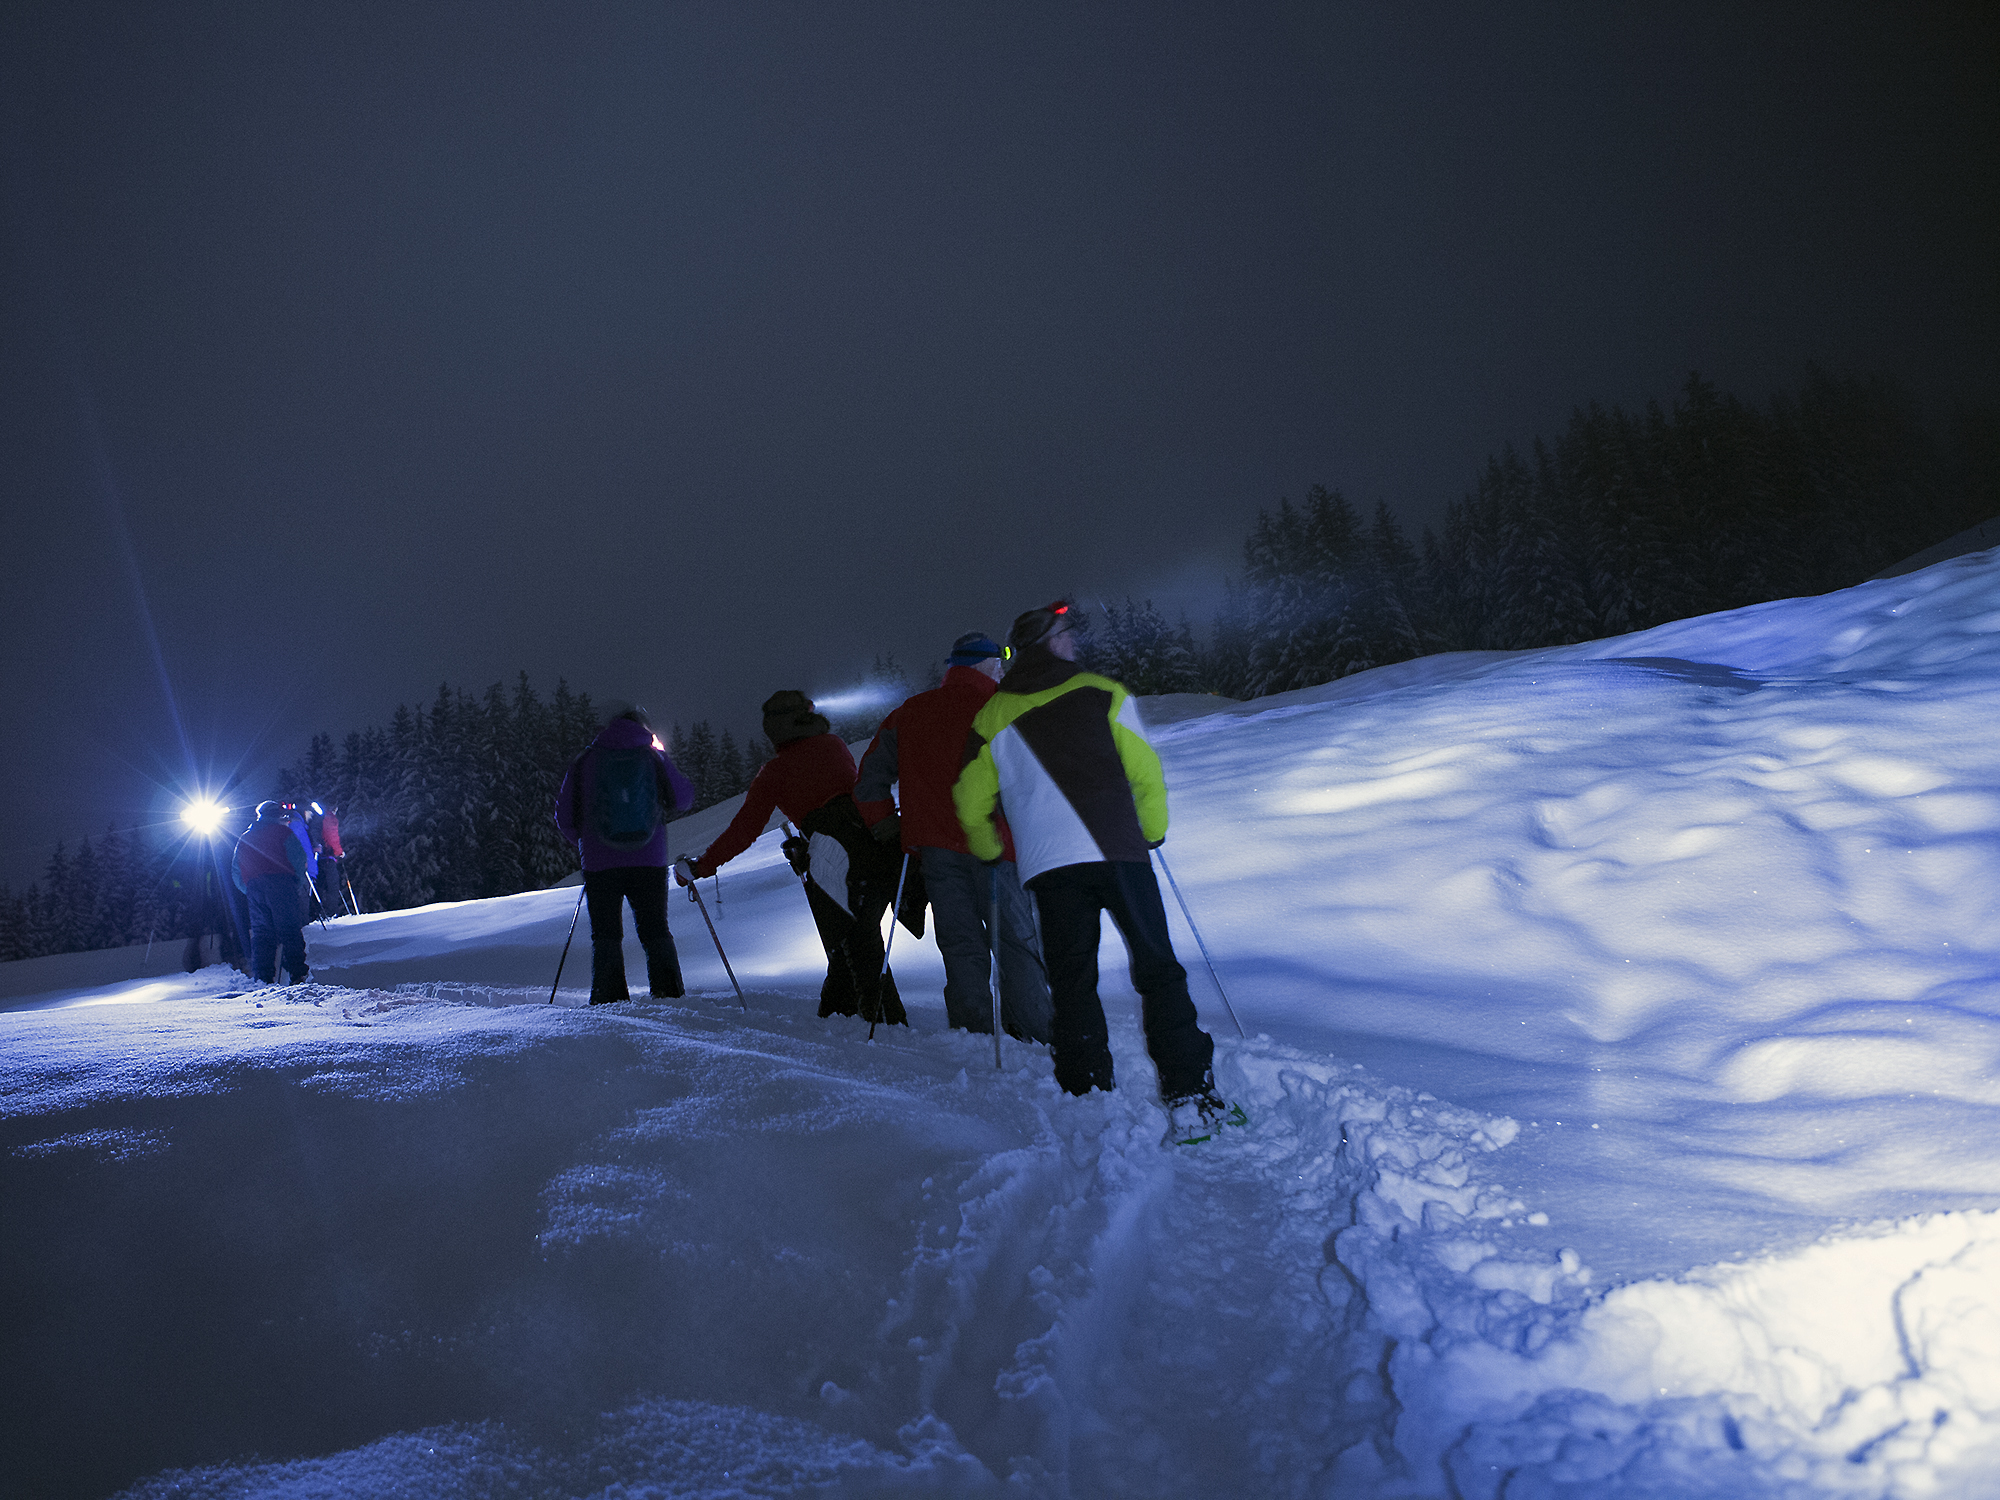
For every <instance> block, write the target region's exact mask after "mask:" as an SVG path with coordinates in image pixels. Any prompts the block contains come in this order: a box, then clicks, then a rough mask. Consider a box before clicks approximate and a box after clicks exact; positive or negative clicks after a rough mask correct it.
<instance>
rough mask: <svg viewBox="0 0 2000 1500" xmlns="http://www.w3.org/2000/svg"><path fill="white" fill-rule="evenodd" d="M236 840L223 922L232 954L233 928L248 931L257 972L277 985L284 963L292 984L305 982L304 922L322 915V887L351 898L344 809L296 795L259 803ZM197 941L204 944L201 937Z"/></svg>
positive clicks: (344, 900)
mask: <svg viewBox="0 0 2000 1500" xmlns="http://www.w3.org/2000/svg"><path fill="white" fill-rule="evenodd" d="M235 846H236V847H235V850H234V852H232V853H231V855H230V857H229V878H230V884H231V885H233V886H234V887H235V896H234V897H231V896H230V895H229V893H228V892H227V891H224V892H222V895H223V897H224V899H225V900H227V901H228V906H229V911H228V912H227V913H225V916H226V918H227V920H224V921H222V922H221V923H220V924H219V926H220V929H221V931H222V934H223V940H224V948H225V957H228V953H227V950H228V948H229V947H231V946H232V945H231V944H230V942H229V938H230V935H231V931H232V929H236V930H241V931H247V932H248V933H249V937H250V960H249V973H250V977H251V978H253V979H255V980H256V981H257V982H258V983H259V984H271V983H273V982H275V981H276V979H277V977H278V970H279V968H280V967H282V968H283V969H284V971H285V972H286V974H287V975H289V976H290V978H291V982H292V983H293V984H303V983H305V982H306V980H307V979H309V978H310V977H311V975H310V973H309V972H308V971H307V969H306V939H305V924H306V923H308V922H310V921H312V920H313V919H314V918H315V917H318V916H320V915H321V914H322V910H323V908H322V904H321V892H322V891H323V890H325V891H332V892H335V893H337V894H335V896H334V898H333V900H334V902H335V903H338V904H339V905H340V906H343V907H344V906H349V905H351V901H352V892H351V888H350V887H349V886H348V885H347V877H346V875H345V873H344V872H343V871H342V869H341V861H342V860H343V859H345V858H346V855H345V852H344V851H343V850H342V848H341V846H340V818H339V815H338V809H334V808H327V809H322V808H321V807H320V805H319V804H318V803H317V802H308V803H307V804H305V805H304V806H303V807H302V806H300V805H299V804H298V803H296V802H278V801H268V802H260V803H258V804H257V812H256V820H255V821H254V822H253V823H251V825H250V826H249V827H248V828H246V829H245V830H244V831H243V832H242V833H241V834H239V835H237V837H236V840H235ZM204 878H205V877H204ZM328 909H333V908H328ZM333 914H334V915H336V916H337V915H339V910H338V909H333ZM204 925H206V924H204ZM191 941H192V942H194V943H195V944H197V945H198V944H199V942H200V939H199V937H196V938H195V939H192V940H191ZM194 966H195V965H194V964H193V963H190V964H189V967H190V968H193V967H194Z"/></svg>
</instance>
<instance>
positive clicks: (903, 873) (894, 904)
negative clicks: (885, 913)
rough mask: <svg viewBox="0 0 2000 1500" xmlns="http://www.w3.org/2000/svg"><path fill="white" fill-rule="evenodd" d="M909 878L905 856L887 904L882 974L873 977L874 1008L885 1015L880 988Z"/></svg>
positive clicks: (871, 1031) (871, 1035)
mask: <svg viewBox="0 0 2000 1500" xmlns="http://www.w3.org/2000/svg"><path fill="white" fill-rule="evenodd" d="M909 878H910V856H909V855H907V854H905V855H904V856H903V862H902V864H901V865H899V866H898V867H897V869H896V899H895V900H894V901H891V902H890V903H889V936H888V937H887V938H886V939H885V940H884V941H883V943H882V972H881V973H880V974H877V975H876V976H875V1008H876V1009H877V1010H878V1011H883V1012H885V1013H886V1011H887V1010H888V1007H887V1006H885V1005H883V1004H882V986H883V985H885V984H887V983H888V982H889V950H890V949H891V948H893V947H895V946H896V913H897V912H899V911H901V910H902V909H903V882H904V881H905V880H908V879H909ZM880 1024H881V1023H880V1022H879V1021H870V1022H869V1023H868V1040H869V1041H871V1042H872V1041H874V1040H875V1028H876V1027H877V1026H878V1025H880Z"/></svg>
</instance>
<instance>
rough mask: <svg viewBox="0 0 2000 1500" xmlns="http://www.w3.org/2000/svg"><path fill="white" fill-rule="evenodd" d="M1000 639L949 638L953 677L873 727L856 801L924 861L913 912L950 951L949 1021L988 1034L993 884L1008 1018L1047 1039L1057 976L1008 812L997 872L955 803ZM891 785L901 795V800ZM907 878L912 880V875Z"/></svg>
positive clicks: (995, 675) (908, 904)
mask: <svg viewBox="0 0 2000 1500" xmlns="http://www.w3.org/2000/svg"><path fill="white" fill-rule="evenodd" d="M1001 662H1002V655H1001V650H1000V647H999V646H998V645H997V644H996V643H995V642H994V641H993V640H992V639H991V638H990V637H988V636H985V635H982V634H980V633H979V632H978V631H973V632H972V633H971V634H969V635H962V636H960V637H959V638H958V639H957V640H955V641H953V642H952V645H951V654H950V655H949V656H947V657H946V658H945V674H944V681H943V683H942V684H940V685H939V686H937V687H934V688H932V689H931V690H930V691H929V692H925V693H918V694H916V695H915V696H914V697H911V698H908V699H906V700H905V701H904V702H903V704H902V705H901V706H900V707H899V708H897V709H896V710H895V711H894V712H893V713H891V714H890V715H889V717H888V718H886V719H884V720H883V721H882V727H881V728H880V729H878V730H876V731H875V739H874V742H873V743H872V744H870V745H869V747H868V750H867V753H866V754H864V755H863V756H862V757H861V774H860V777H859V779H858V780H857V781H856V783H855V787H854V802H855V805H856V806H857V807H859V808H860V809H861V816H862V818H863V819H865V820H866V821H867V823H868V827H869V832H870V833H871V834H872V835H873V836H874V837H875V839H876V840H878V841H879V842H882V843H884V844H899V845H900V846H901V847H902V848H903V849H904V850H906V851H908V852H909V853H910V854H911V855H912V856H914V858H915V859H916V861H917V862H918V870H919V871H921V874H922V895H921V896H920V897H916V898H915V899H913V896H912V893H911V892H910V891H908V890H907V889H906V891H905V894H904V899H903V901H902V910H903V912H904V913H910V912H911V911H912V910H914V912H915V917H914V919H912V921H911V925H912V927H913V929H914V930H915V931H916V932H917V934H918V935H919V936H921V935H922V933H923V925H922V923H923V915H922V914H923V903H924V901H925V900H928V901H929V903H930V908H931V913H932V917H933V919H934V920H935V921H936V922H937V945H938V951H939V952H940V953H941V954H943V955H944V1012H945V1018H946V1019H947V1020H948V1021H949V1022H950V1023H951V1024H952V1025H953V1026H955V1027H958V1028H960V1029H962V1030H965V1031H980V1032H986V1033H988V1034H991V1032H992V1030H993V990H992V985H991V982H990V975H991V964H990V962H989V959H990V955H991V954H992V952H993V933H992V931H991V922H992V915H991V914H992V910H993V882H994V881H996V880H997V881H998V882H999V894H1000V1024H1001V1026H1002V1027H1004V1028H1005V1029H1006V1031H1007V1032H1008V1034H1009V1035H1011V1036H1017V1037H1022V1038H1024V1039H1026V1040H1029V1041H1035V1042H1047V1041H1048V1040H1049V1039H1050V1037H1051V1035H1052V1034H1053V1024H1054V1012H1053V1010H1052V1009H1051V1007H1050V1004H1049V977H1048V972H1047V970H1045V969H1044V968H1043V967H1042V948H1041V942H1040V940H1039V939H1038V938H1037V937H1036V935H1035V911H1034V906H1033V905H1032V903H1031V902H1030V900H1029V897H1028V894H1027V892H1025V891H1023V890H1022V889H1021V881H1020V876H1019V875H1018V873H1017V872H1016V869H1015V865H1014V846H1013V843H1012V842H1011V840H1009V839H1008V835H1007V832H1006V826H1005V820H1004V819H1001V820H996V821H997V822H998V823H999V825H1000V828H1001V837H1002V839H1003V841H1005V852H1004V857H1003V858H1002V859H1000V860H999V861H998V862H997V863H995V864H994V865H993V866H991V873H990V874H989V873H988V867H987V866H985V865H984V864H983V863H982V862H981V861H980V859H979V858H978V856H976V855H974V854H973V853H972V851H971V850H970V849H969V848H968V847H967V846H966V842H965V830H964V829H963V828H962V827H960V826H959V821H958V812H957V810H956V809H955V808H954V807H953V805H952V800H951V788H952V783H953V782H955V781H957V780H958V771H959V763H960V761H961V760H962V759H963V758H964V754H965V737H966V735H967V733H968V732H970V730H971V728H972V719H973V716H974V715H975V714H977V713H978V712H979V710H980V709H981V708H983V707H984V706H985V704H986V700H987V699H988V698H990V697H992V696H993V692H994V687H995V684H996V683H997V682H998V681H999V679H1000V670H1001ZM891 786H898V787H899V788H900V791H901V803H902V805H901V806H900V807H898V806H897V803H896V802H895V801H894V800H892V799H891V794H890V788H891ZM909 878H910V877H906V879H909Z"/></svg>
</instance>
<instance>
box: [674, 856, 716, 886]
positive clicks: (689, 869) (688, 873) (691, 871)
mask: <svg viewBox="0 0 2000 1500" xmlns="http://www.w3.org/2000/svg"><path fill="white" fill-rule="evenodd" d="M714 873H715V866H714V865H711V864H707V863H705V862H703V861H702V860H699V859H696V858H695V857H694V856H693V855H692V854H683V855H682V856H681V857H680V858H679V859H677V860H675V861H674V879H676V880H678V881H679V882H680V883H681V884H682V885H693V884H694V883H695V882H696V881H697V880H704V879H706V878H707V877H709V876H710V875H713V874H714Z"/></svg>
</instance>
